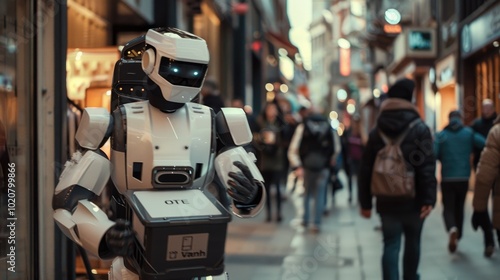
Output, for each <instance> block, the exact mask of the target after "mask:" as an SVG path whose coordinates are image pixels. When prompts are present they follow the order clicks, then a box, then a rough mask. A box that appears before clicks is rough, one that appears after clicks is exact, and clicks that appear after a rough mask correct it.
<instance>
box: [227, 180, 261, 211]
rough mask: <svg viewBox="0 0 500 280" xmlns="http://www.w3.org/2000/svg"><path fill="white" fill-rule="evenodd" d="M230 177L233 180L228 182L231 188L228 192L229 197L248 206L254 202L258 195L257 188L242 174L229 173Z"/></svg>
mask: <svg viewBox="0 0 500 280" xmlns="http://www.w3.org/2000/svg"><path fill="white" fill-rule="evenodd" d="M228 175H229V177H230V178H232V179H233V180H228V181H227V183H228V185H229V186H230V187H229V188H228V190H227V192H228V193H229V195H230V196H231V197H232V198H233V199H234V200H236V201H239V202H241V203H244V204H247V203H250V202H252V201H253V200H254V198H255V195H256V194H257V186H256V185H255V184H254V183H253V180H252V181H250V180H249V179H248V178H247V177H246V176H245V175H243V173H241V172H229V174H228Z"/></svg>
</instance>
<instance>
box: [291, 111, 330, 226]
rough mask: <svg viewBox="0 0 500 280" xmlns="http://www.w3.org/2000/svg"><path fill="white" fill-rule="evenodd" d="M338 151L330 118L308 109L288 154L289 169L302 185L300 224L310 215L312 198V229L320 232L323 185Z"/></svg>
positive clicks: (304, 222)
mask: <svg viewBox="0 0 500 280" xmlns="http://www.w3.org/2000/svg"><path fill="white" fill-rule="evenodd" d="M339 153H340V140H339V139H338V135H337V134H336V133H335V132H334V130H333V128H332V127H331V125H330V122H329V121H328V120H327V119H326V118H325V117H324V116H323V115H321V114H320V113H319V112H312V113H310V114H309V115H308V116H307V117H306V118H305V119H304V121H303V123H301V124H299V125H298V126H297V128H296V129H295V133H294V134H293V137H292V141H291V143H290V147H289V148H288V158H289V160H290V165H291V167H292V170H294V172H295V174H296V175H297V176H298V177H302V178H304V179H303V184H304V188H305V195H304V217H303V220H302V224H303V225H304V226H305V227H307V226H308V224H309V222H310V221H309V218H310V217H309V216H310V212H311V210H310V204H311V203H310V202H311V200H314V203H313V205H314V218H313V219H314V220H313V226H312V228H311V229H312V231H313V232H316V233H317V232H319V231H320V226H321V217H322V215H323V210H324V206H325V203H324V202H325V195H326V186H327V184H328V179H329V175H330V166H331V165H335V159H336V158H337V156H338V154H339Z"/></svg>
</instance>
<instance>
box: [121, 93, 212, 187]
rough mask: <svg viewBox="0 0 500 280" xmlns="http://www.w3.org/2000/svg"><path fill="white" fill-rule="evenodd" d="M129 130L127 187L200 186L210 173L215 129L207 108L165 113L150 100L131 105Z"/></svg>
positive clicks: (128, 110) (127, 137) (192, 106)
mask: <svg viewBox="0 0 500 280" xmlns="http://www.w3.org/2000/svg"><path fill="white" fill-rule="evenodd" d="M141 103H142V102H141ZM126 130H127V133H126V139H127V142H126V151H125V159H124V160H125V161H126V176H127V183H126V184H127V189H151V188H167V187H176V188H177V187H198V186H196V185H197V184H196V180H197V179H199V178H201V179H203V178H204V176H206V174H207V173H208V171H209V170H208V167H209V166H210V161H211V159H212V158H213V157H212V155H213V153H214V151H215V148H214V145H215V136H214V133H215V132H214V130H213V120H212V115H211V112H210V110H208V109H207V108H205V107H202V106H196V105H191V104H186V106H184V107H182V108H181V109H179V110H177V111H176V112H174V113H164V112H161V111H159V110H158V109H156V108H154V107H151V106H150V105H149V104H148V103H147V102H146V103H142V104H135V105H129V106H126Z"/></svg>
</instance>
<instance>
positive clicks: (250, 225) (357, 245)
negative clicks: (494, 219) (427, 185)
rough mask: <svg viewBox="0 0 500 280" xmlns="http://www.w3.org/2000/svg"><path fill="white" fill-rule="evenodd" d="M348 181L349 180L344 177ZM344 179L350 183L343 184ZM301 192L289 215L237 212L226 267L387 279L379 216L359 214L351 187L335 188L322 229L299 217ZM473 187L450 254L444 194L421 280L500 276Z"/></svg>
mask: <svg viewBox="0 0 500 280" xmlns="http://www.w3.org/2000/svg"><path fill="white" fill-rule="evenodd" d="M344 182H345V181H344ZM344 185H345V184H344ZM299 201H300V198H299V197H298V195H296V194H294V195H291V196H290V195H289V196H288V198H287V201H286V202H285V203H284V205H283V207H284V210H285V211H284V221H283V222H282V223H281V224H277V223H274V222H271V223H266V222H265V214H264V213H261V214H260V215H259V216H258V217H256V218H254V219H248V220H241V219H237V218H234V219H233V221H232V222H231V223H230V225H229V231H228V238H227V243H226V252H227V254H226V269H227V271H228V272H229V276H230V279H237V280H299V279H300V280H305V279H314V280H323V279H325V280H326V279H328V280H334V279H335V280H377V279H382V276H381V275H382V274H381V267H380V261H381V253H382V235H381V232H380V231H379V230H377V226H378V225H379V224H378V216H377V215H373V216H372V218H371V220H365V219H363V218H361V217H360V215H359V210H358V205H356V204H355V203H353V204H352V205H349V204H348V200H347V190H346V188H344V189H342V190H340V191H339V192H337V194H336V198H335V202H334V204H333V206H332V207H331V209H330V213H329V215H328V216H326V217H325V218H324V220H323V226H322V228H321V231H320V233H319V234H314V233H312V232H310V231H304V229H303V228H301V227H300V226H299V224H300V221H299V220H298V219H297V218H296V217H295V216H296V211H295V208H294V203H299ZM471 201H472V192H469V194H468V196H467V201H466V204H467V207H466V216H465V225H464V237H463V239H462V240H461V241H460V243H459V246H458V250H457V252H456V253H454V254H450V253H449V252H448V249H447V242H448V236H447V234H446V233H445V229H444V224H443V220H442V206H441V202H440V196H439V195H438V203H437V204H436V208H435V209H434V211H433V212H432V214H431V215H430V217H429V218H428V219H427V221H426V222H425V224H424V230H423V237H422V255H421V261H420V276H421V279H422V280H443V279H450V280H452V279H453V280H462V279H464V280H469V279H481V280H493V279H499V278H500V276H499V275H500V256H499V253H498V250H497V251H496V254H495V255H493V257H492V258H491V259H487V258H485V257H484V256H483V250H484V247H483V239H482V233H480V232H479V231H477V232H475V231H473V229H472V227H471V225H470V218H471V215H472V207H471V204H472V202H471Z"/></svg>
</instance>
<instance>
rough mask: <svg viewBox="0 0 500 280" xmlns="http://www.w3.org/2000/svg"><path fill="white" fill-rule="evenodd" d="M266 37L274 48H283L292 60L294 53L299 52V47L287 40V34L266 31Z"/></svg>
mask: <svg viewBox="0 0 500 280" xmlns="http://www.w3.org/2000/svg"><path fill="white" fill-rule="evenodd" d="M266 39H267V40H268V41H269V42H271V44H273V45H274V46H275V47H276V48H283V49H285V50H286V51H287V52H288V56H289V57H290V58H291V59H292V60H294V58H295V54H296V53H298V52H299V49H298V48H297V47H296V46H295V45H293V44H292V43H291V42H290V40H288V36H284V35H281V34H276V33H274V32H266Z"/></svg>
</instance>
